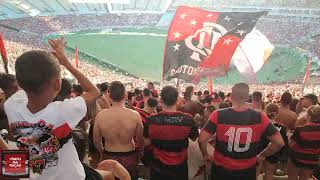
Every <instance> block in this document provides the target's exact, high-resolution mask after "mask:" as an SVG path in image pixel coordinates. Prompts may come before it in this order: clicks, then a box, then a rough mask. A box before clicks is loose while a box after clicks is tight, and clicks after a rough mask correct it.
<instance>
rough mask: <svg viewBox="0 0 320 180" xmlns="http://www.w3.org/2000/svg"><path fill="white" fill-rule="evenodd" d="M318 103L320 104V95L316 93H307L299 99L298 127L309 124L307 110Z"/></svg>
mask: <svg viewBox="0 0 320 180" xmlns="http://www.w3.org/2000/svg"><path fill="white" fill-rule="evenodd" d="M317 104H319V102H318V97H317V96H316V95H314V94H307V95H305V96H303V98H301V99H300V100H299V102H298V104H297V108H296V110H297V113H299V116H298V120H297V122H296V127H298V126H303V125H305V124H307V122H308V118H307V115H308V113H307V110H308V108H309V107H311V106H312V105H317Z"/></svg>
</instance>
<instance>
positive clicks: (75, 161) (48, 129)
mask: <svg viewBox="0 0 320 180" xmlns="http://www.w3.org/2000/svg"><path fill="white" fill-rule="evenodd" d="M27 103H28V98H27V95H26V93H25V92H24V91H22V90H21V91H18V92H17V93H16V94H14V95H13V96H11V97H10V98H9V99H8V100H7V101H6V102H5V104H4V109H5V111H6V114H7V116H8V120H9V124H10V127H11V129H12V131H13V135H14V138H15V141H17V145H18V147H23V146H24V147H27V148H28V149H29V152H30V174H31V176H30V178H31V179H37V180H38V179H43V180H53V179H56V180H62V179H70V180H73V179H74V180H82V179H85V172H84V169H83V166H82V164H81V162H80V160H79V158H78V154H77V151H76V148H75V146H74V144H73V142H72V139H69V140H67V141H65V142H66V143H65V144H63V146H62V147H61V144H60V143H59V141H58V139H61V138H67V139H68V137H70V136H69V135H70V132H71V129H73V128H74V127H75V126H76V125H77V124H78V123H79V122H80V121H81V120H82V119H83V118H84V117H85V115H86V113H87V106H86V103H85V101H84V99H83V98H82V97H77V98H72V99H67V100H65V101H62V102H61V101H60V102H58V101H57V102H52V103H50V104H48V105H47V107H46V108H44V109H43V110H41V111H39V112H37V113H35V114H32V113H31V112H30V111H29V109H28V108H27ZM35 172H36V173H35Z"/></svg>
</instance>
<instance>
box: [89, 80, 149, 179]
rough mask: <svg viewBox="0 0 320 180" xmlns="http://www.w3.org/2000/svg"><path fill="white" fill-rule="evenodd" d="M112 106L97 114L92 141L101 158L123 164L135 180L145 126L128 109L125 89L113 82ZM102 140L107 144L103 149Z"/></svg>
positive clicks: (111, 91) (134, 112) (111, 89)
mask: <svg viewBox="0 0 320 180" xmlns="http://www.w3.org/2000/svg"><path fill="white" fill-rule="evenodd" d="M109 93H110V95H109V96H110V100H111V101H112V107H111V108H109V109H105V110H103V111H101V112H99V113H98V115H97V117H96V122H95V126H94V131H93V141H94V144H95V146H96V148H97V149H98V152H99V153H100V155H101V158H102V159H113V160H116V161H118V162H119V163H120V164H121V165H123V166H124V167H125V168H126V169H127V170H128V172H129V173H130V176H131V178H132V179H137V176H136V168H137V166H138V163H139V152H137V151H136V149H135V143H134V139H133V138H134V137H135V138H136V143H137V146H138V147H140V149H139V151H140V152H143V125H142V120H141V117H140V115H139V113H137V112H136V111H133V110H130V109H127V108H125V106H124V105H125V99H126V96H127V95H126V88H125V86H124V85H123V84H122V83H121V82H119V81H114V82H112V83H111V85H110V88H109ZM102 137H103V138H104V139H105V145H104V147H103V146H102Z"/></svg>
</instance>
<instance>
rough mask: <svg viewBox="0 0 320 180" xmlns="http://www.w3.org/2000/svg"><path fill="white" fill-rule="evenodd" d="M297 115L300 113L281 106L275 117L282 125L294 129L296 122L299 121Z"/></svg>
mask: <svg viewBox="0 0 320 180" xmlns="http://www.w3.org/2000/svg"><path fill="white" fill-rule="evenodd" d="M297 117H298V115H297V114H296V113H295V112H293V111H291V110H290V109H288V108H285V107H282V106H280V107H279V113H278V115H277V117H276V119H275V121H276V122H277V123H279V124H281V125H283V126H284V127H286V128H288V129H290V130H293V129H294V128H295V123H296V121H297Z"/></svg>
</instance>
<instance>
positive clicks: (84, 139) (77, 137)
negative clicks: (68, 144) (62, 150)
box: [71, 127, 89, 162]
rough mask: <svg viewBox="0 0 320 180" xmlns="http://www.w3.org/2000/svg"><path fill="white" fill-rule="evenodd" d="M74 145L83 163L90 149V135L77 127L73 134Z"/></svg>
mask: <svg viewBox="0 0 320 180" xmlns="http://www.w3.org/2000/svg"><path fill="white" fill-rule="evenodd" d="M71 135H72V139H73V144H74V146H75V148H76V150H77V153H78V156H79V160H80V161H81V162H82V161H83V160H84V157H85V156H86V152H87V149H88V147H89V139H88V134H87V133H86V132H85V131H84V130H82V129H81V128H79V127H76V128H75V129H73V130H72V132H71Z"/></svg>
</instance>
